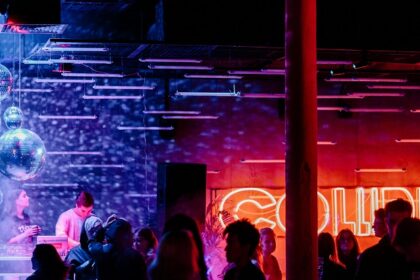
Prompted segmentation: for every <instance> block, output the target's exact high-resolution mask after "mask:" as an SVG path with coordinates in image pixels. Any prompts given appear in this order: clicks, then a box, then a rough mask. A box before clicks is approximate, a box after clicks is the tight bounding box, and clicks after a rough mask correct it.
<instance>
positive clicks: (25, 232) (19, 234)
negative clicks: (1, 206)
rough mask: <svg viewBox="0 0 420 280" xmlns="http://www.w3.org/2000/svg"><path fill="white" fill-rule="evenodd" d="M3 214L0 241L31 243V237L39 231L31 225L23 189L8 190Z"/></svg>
mask: <svg viewBox="0 0 420 280" xmlns="http://www.w3.org/2000/svg"><path fill="white" fill-rule="evenodd" d="M7 196H8V199H7V204H6V210H5V212H4V216H3V218H2V219H1V224H0V242H1V243H8V244H33V237H34V236H35V235H37V234H39V232H40V231H41V228H40V227H39V226H37V225H32V224H31V220H30V218H29V215H28V214H26V213H25V209H26V208H28V207H29V196H28V195H27V193H26V191H24V190H23V189H13V190H9V192H8V194H7Z"/></svg>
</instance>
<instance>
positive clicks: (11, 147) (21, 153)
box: [0, 128, 46, 181]
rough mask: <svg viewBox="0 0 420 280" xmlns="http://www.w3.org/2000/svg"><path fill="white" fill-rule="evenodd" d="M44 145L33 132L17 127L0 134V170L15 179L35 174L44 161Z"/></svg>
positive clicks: (24, 178) (28, 177) (18, 179)
mask: <svg viewBox="0 0 420 280" xmlns="http://www.w3.org/2000/svg"><path fill="white" fill-rule="evenodd" d="M45 153H46V151H45V146H44V143H43V142H42V140H41V138H39V136H38V135H37V134H35V133H34V132H32V131H30V130H27V129H23V128H18V129H11V130H8V131H6V132H5V133H4V134H3V135H2V136H0V172H1V173H2V174H3V175H5V176H7V177H9V178H10V179H13V180H17V181H25V180H28V179H31V178H33V177H35V176H36V175H37V173H38V172H39V171H40V170H41V168H42V166H43V165H44V163H45Z"/></svg>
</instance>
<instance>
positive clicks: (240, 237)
mask: <svg viewBox="0 0 420 280" xmlns="http://www.w3.org/2000/svg"><path fill="white" fill-rule="evenodd" d="M226 235H227V238H226V248H225V251H226V259H227V261H228V262H229V263H231V264H232V265H231V267H230V269H229V270H228V271H227V272H226V274H225V276H224V278H223V279H224V280H264V279H265V276H264V274H263V273H262V271H261V269H260V268H259V267H257V266H256V265H254V264H253V263H252V262H251V258H252V257H253V256H254V255H255V250H256V249H257V247H258V243H259V242H260V234H259V232H258V230H257V229H256V228H255V226H254V225H253V224H251V223H250V222H249V221H248V220H246V219H242V220H238V221H236V222H233V223H231V224H229V225H228V226H227V227H226V228H225V230H224V231H223V236H226Z"/></svg>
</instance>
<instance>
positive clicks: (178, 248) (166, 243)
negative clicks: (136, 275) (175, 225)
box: [149, 230, 200, 280]
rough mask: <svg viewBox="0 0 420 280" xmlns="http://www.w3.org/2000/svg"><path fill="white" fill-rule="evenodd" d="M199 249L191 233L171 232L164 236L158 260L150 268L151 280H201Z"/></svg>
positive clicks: (157, 256)
mask: <svg viewBox="0 0 420 280" xmlns="http://www.w3.org/2000/svg"><path fill="white" fill-rule="evenodd" d="M197 259H198V249H197V246H196V244H195V241H194V239H193V236H192V234H191V232H189V231H186V230H179V231H170V232H167V233H165V234H164V235H163V237H162V239H161V241H160V244H159V248H158V251H157V255H156V259H155V260H154V261H153V262H152V264H151V265H150V267H149V278H150V280H199V279H200V269H199V266H198V262H197Z"/></svg>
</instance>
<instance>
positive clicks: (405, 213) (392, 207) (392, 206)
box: [385, 198, 413, 240]
mask: <svg viewBox="0 0 420 280" xmlns="http://www.w3.org/2000/svg"><path fill="white" fill-rule="evenodd" d="M412 212H413V207H412V206H411V203H410V202H408V201H407V200H404V199H401V198H398V199H396V200H393V201H391V202H388V203H387V204H386V205H385V214H386V216H385V221H386V224H387V226H388V233H389V236H390V238H391V240H392V238H393V236H394V230H395V227H396V225H397V224H398V223H399V222H400V221H401V220H402V219H404V218H408V217H410V216H411V213H412Z"/></svg>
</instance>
